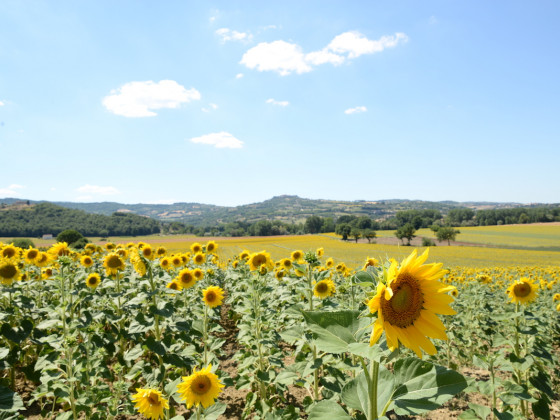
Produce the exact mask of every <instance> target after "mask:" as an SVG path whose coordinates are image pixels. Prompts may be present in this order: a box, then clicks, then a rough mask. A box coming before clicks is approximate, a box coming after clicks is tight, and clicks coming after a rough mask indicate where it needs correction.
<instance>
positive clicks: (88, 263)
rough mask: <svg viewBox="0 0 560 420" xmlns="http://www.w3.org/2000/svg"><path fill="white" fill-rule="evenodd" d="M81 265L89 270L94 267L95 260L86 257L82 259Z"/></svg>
mask: <svg viewBox="0 0 560 420" xmlns="http://www.w3.org/2000/svg"><path fill="white" fill-rule="evenodd" d="M80 264H82V265H83V266H84V267H85V268H89V267H91V266H92V265H93V258H91V257H90V256H89V255H84V256H83V257H82V258H80Z"/></svg>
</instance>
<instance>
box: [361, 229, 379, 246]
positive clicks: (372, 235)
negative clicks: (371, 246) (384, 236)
mask: <svg viewBox="0 0 560 420" xmlns="http://www.w3.org/2000/svg"><path fill="white" fill-rule="evenodd" d="M362 235H363V236H364V238H366V239H367V240H368V243H371V240H372V239H374V238H375V237H377V233H375V231H374V230H372V229H366V230H364V231H363V233H362Z"/></svg>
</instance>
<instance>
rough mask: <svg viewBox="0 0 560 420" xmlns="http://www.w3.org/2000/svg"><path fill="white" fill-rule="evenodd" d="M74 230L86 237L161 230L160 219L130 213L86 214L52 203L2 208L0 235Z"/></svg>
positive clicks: (43, 233)
mask: <svg viewBox="0 0 560 420" xmlns="http://www.w3.org/2000/svg"><path fill="white" fill-rule="evenodd" d="M67 229H74V230H77V231H79V232H80V233H81V234H83V235H85V236H136V235H150V234H152V233H159V232H160V222H158V221H157V220H154V219H150V218H148V217H144V216H138V215H135V214H130V213H119V212H116V213H113V214H112V215H111V216H104V215H101V214H91V213H86V212H84V211H82V210H74V209H68V208H64V207H60V206H57V205H55V204H51V203H39V204H35V205H33V206H30V207H26V208H23V209H17V210H16V209H3V210H2V211H0V236H11V237H24V236H25V237H41V236H43V235H46V234H51V235H53V236H56V235H58V234H59V233H60V232H62V231H64V230H67Z"/></svg>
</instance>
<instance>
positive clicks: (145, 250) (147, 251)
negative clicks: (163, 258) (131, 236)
mask: <svg viewBox="0 0 560 420" xmlns="http://www.w3.org/2000/svg"><path fill="white" fill-rule="evenodd" d="M140 253H141V254H142V256H143V257H144V258H146V259H147V260H153V259H154V258H155V257H156V253H155V252H154V250H153V249H152V247H151V246H150V245H148V244H145V245H144V246H143V247H142V249H141V250H140Z"/></svg>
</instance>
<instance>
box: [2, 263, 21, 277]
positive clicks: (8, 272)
mask: <svg viewBox="0 0 560 420" xmlns="http://www.w3.org/2000/svg"><path fill="white" fill-rule="evenodd" d="M16 274H17V269H16V267H14V266H13V265H11V264H7V265H5V266H4V267H2V268H0V277H4V278H5V279H11V278H12V277H14V276H15V275H16Z"/></svg>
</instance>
